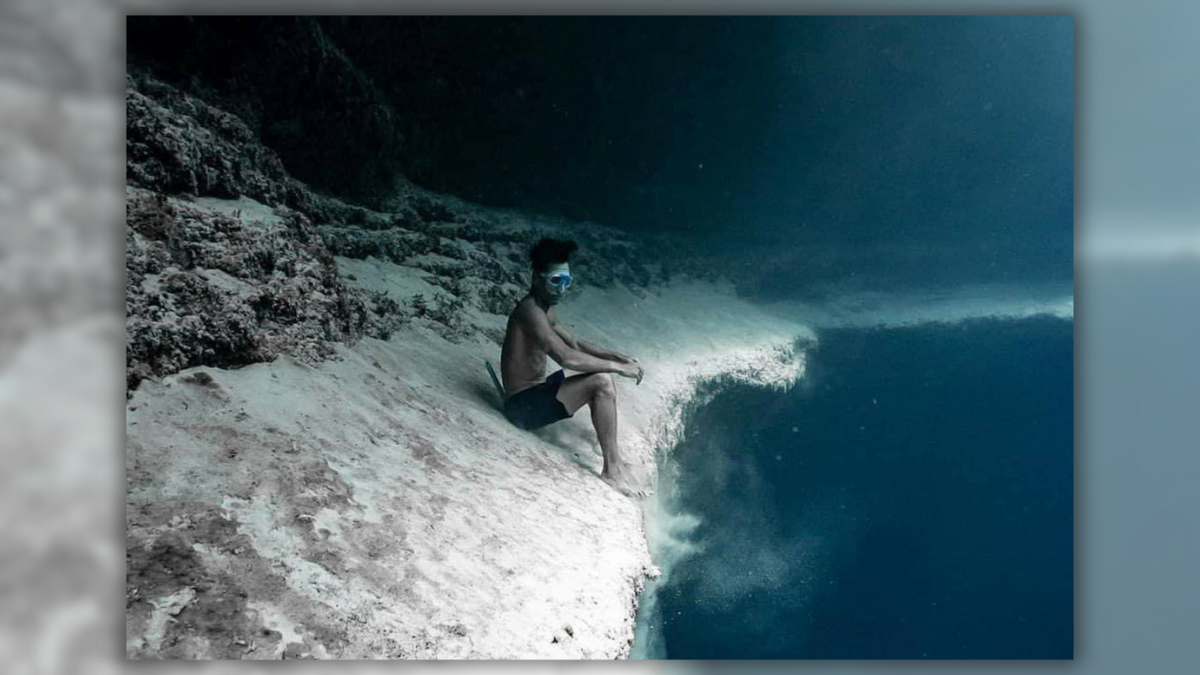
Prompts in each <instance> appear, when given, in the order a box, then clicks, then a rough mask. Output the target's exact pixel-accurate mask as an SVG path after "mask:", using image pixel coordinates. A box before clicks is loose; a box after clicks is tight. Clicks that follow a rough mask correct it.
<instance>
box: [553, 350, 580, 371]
mask: <svg viewBox="0 0 1200 675" xmlns="http://www.w3.org/2000/svg"><path fill="white" fill-rule="evenodd" d="M560 356H561V357H562V358H559V357H560ZM554 360H555V361H558V365H560V366H562V367H563V368H565V369H567V370H579V367H580V366H581V365H583V363H582V362H583V352H581V351H579V350H577V349H571V350H568V351H565V352H563V353H562V354H559V355H558V356H555V357H554Z"/></svg>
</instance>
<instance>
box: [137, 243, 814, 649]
mask: <svg viewBox="0 0 1200 675" xmlns="http://www.w3.org/2000/svg"><path fill="white" fill-rule="evenodd" d="M339 262H340V263H341V264H342V266H343V273H348V272H350V271H354V272H355V276H356V277H358V278H360V279H361V281H360V283H361V284H362V285H370V284H371V283H372V279H374V280H375V282H382V281H386V280H387V279H386V277H388V276H389V272H394V273H396V274H397V275H399V276H405V275H408V274H409V272H408V271H407V270H404V269H403V268H398V267H397V268H395V269H391V270H389V269H388V268H389V267H395V266H392V265H390V264H386V263H378V262H375V261H367V262H354V261H348V260H341V261H339ZM348 268H352V269H348ZM394 279H395V277H393V280H394ZM559 311H560V316H561V320H562V322H563V323H564V324H565V325H566V326H567V327H568V328H569V330H571V331H572V332H574V333H575V334H577V335H579V336H582V337H585V338H587V339H589V340H591V341H593V342H596V343H599V344H601V345H604V346H610V347H613V348H615V349H617V350H620V351H624V352H625V353H628V354H631V355H634V356H636V357H638V358H639V359H640V360H641V361H642V363H643V364H644V365H645V367H646V377H645V380H644V381H643V382H642V384H641V385H640V386H635V385H634V382H633V381H632V380H628V379H623V378H617V380H618V388H619V409H620V415H621V417H620V425H621V426H620V439H621V443H622V446H623V448H624V449H625V452H627V453H630V454H631V457H632V459H633V460H634V461H636V462H639V463H642V464H646V465H650V466H652V465H653V457H654V452H655V449H656V448H659V447H664V446H670V445H671V444H673V443H674V442H675V440H676V439H677V438H678V434H679V432H680V423H681V417H682V411H683V409H684V406H685V405H686V404H687V403H688V402H689V401H690V400H691V398H692V397H693V395H694V394H695V391H696V387H697V385H698V384H700V383H701V382H702V381H704V380H706V379H710V378H714V377H718V376H726V377H728V378H730V379H733V380H741V381H745V382H752V383H758V384H761V385H764V386H771V387H779V388H787V387H788V386H790V385H791V384H792V383H794V382H795V381H796V380H797V379H798V378H799V377H800V376H801V375H802V374H803V371H804V354H803V352H802V351H799V350H796V349H794V348H793V345H794V344H795V341H796V338H797V337H799V336H802V335H811V333H810V332H809V331H808V330H807V329H806V328H804V327H803V326H801V325H799V324H796V323H792V322H789V321H787V320H786V319H782V318H779V317H777V316H770V315H769V314H767V313H765V312H763V311H761V310H760V309H758V308H757V307H755V306H753V305H751V304H749V303H747V302H745V301H742V300H739V299H737V298H736V297H735V294H734V292H733V290H732V289H731V288H730V287H729V286H725V285H718V284H712V283H701V282H691V281H689V282H683V283H678V284H675V285H672V286H670V287H668V288H665V289H662V290H661V291H658V292H652V293H648V294H635V293H634V292H631V291H628V290H624V289H621V290H598V289H584V290H582V291H581V292H579V293H578V294H577V296H575V297H573V298H571V300H570V301H569V302H567V303H565V304H564V305H562V306H561V307H560V310H559ZM475 320H476V321H477V322H478V323H485V324H486V323H489V322H491V324H492V325H495V326H497V327H503V319H502V318H500V317H492V316H488V315H480V316H476V317H475ZM340 356H341V358H340V360H336V361H331V362H327V363H324V364H322V365H320V366H319V367H315V368H313V367H308V366H304V365H301V364H298V363H296V362H294V361H292V360H290V359H279V360H277V361H276V362H274V363H271V364H259V365H255V366H251V367H247V368H242V369H238V370H229V371H225V370H219V369H212V368H203V369H196V370H204V371H206V372H208V373H210V374H211V375H212V376H213V378H214V380H215V384H216V385H217V386H215V387H213V386H209V387H204V386H200V385H197V384H193V383H187V382H185V381H184V379H183V378H184V377H185V376H187V375H188V374H189V373H190V372H192V371H188V372H185V373H181V374H179V375H176V376H172V377H169V378H166V379H165V380H164V381H163V382H160V383H156V382H150V381H147V382H145V383H143V384H142V386H141V388H140V389H139V390H138V391H137V392H136V394H135V395H134V397H133V399H132V401H131V402H130V403H131V406H130V407H131V410H130V411H129V413H128V417H127V432H128V443H127V447H128V452H127V471H128V472H129V475H130V488H131V489H130V499H131V502H130V503H131V504H134V503H147V502H160V503H161V502H162V501H164V500H172V501H174V500H181V501H180V502H179V503H185V502H184V501H183V500H187V501H190V502H191V503H206V504H211V505H212V506H213V508H214V510H216V511H217V512H219V513H221V514H222V515H223V517H224V518H227V519H229V520H232V521H234V522H235V523H236V529H237V532H238V533H239V534H242V535H245V537H246V539H248V541H249V542H250V544H251V546H252V548H253V549H254V552H255V553H256V555H257V556H258V557H259V558H260V559H261V560H265V561H266V563H267V564H266V565H263V564H259V565H257V566H255V565H249V564H247V565H242V563H241V560H240V558H239V555H237V554H236V553H231V552H229V551H222V550H219V549H217V548H214V547H205V546H201V545H196V546H194V547H193V548H194V549H195V550H196V551H197V553H198V554H199V556H200V559H201V560H203V563H204V565H205V567H206V568H207V569H210V570H225V571H228V572H232V573H233V574H234V576H235V578H237V579H238V580H239V583H241V584H243V586H244V588H245V590H246V592H247V594H248V595H247V613H248V614H249V615H250V616H249V619H250V621H251V623H255V624H261V625H263V626H266V627H268V628H271V629H273V630H275V631H278V632H279V633H280V634H281V635H282V636H283V637H282V640H279V641H277V643H276V644H273V645H270V646H269V647H268V646H264V647H263V648H259V649H256V650H254V651H252V652H248V653H246V654H245V657H247V658H279V657H280V655H281V654H282V652H283V650H284V649H285V648H286V647H287V646H288V644H292V646H293V650H298V651H300V652H302V653H310V654H311V655H312V656H315V657H329V658H338V657H340V658H371V657H374V658H396V657H406V658H437V659H454V658H479V659H503V658H535V659H578V658H586V659H611V658H624V657H627V656H628V655H629V652H630V646H631V643H632V641H633V637H634V616H635V613H636V606H637V594H638V592H639V591H640V590H641V588H642V585H643V582H644V579H645V577H646V574H647V573H648V572H652V570H653V562H652V560H651V558H650V553H649V550H648V547H647V543H646V536H645V532H644V528H643V520H642V512H641V510H640V509H639V506H638V504H636V503H635V502H633V501H631V500H629V499H627V498H625V497H623V496H621V495H619V494H618V493H617V492H615V491H614V490H612V489H611V488H609V487H608V486H607V485H606V484H605V483H603V482H602V481H600V480H599V479H598V478H597V474H598V472H599V470H600V466H601V461H600V457H599V455H598V448H597V447H596V444H595V435H594V433H593V431H592V428H591V421H590V417H589V414H588V409H587V408H583V409H581V410H580V411H579V412H578V413H577V414H576V415H575V417H574V418H573V419H570V420H566V421H564V422H561V423H559V424H556V425H553V426H551V427H548V428H546V429H544V430H540V431H537V432H534V433H528V432H522V431H520V430H518V429H516V428H514V427H512V426H511V425H510V424H508V422H507V421H506V420H505V419H504V417H503V416H502V414H501V413H500V411H499V408H498V405H497V398H496V395H495V393H494V391H493V389H492V385H491V383H490V381H489V379H488V375H487V373H486V371H485V369H484V367H483V359H484V358H485V357H488V358H491V359H493V361H494V362H496V361H498V359H499V348H498V347H497V346H496V345H494V344H491V343H487V342H483V341H475V342H466V343H461V344H454V343H451V342H448V341H446V340H444V339H443V338H441V337H440V336H439V335H438V334H437V333H436V332H435V331H434V330H432V329H430V328H429V327H425V326H414V327H413V328H411V329H408V330H405V331H404V332H401V333H398V334H396V335H395V336H393V338H392V339H391V340H390V341H387V342H382V341H378V340H365V341H364V342H362V343H360V344H358V345H356V346H354V347H351V348H343V349H341V350H340ZM552 367H553V366H552ZM346 493H348V496H347V497H344V498H337V497H338V495H345V494H346ZM297 495H299V496H300V497H303V498H305V499H306V500H307V501H306V502H305V503H309V504H311V503H313V501H314V500H317V501H320V502H321V503H323V504H324V506H322V507H321V508H320V509H314V511H315V512H313V513H305V514H300V515H293V514H294V513H295V509H292V508H289V503H294V502H295V500H296V499H298V497H297ZM131 508H132V507H131ZM297 518H298V519H299V520H300V521H301V522H299V523H298V522H296V521H297ZM186 527H188V524H187V523H183V522H173V523H171V524H169V525H166V526H160V527H159V529H158V531H155V532H146V533H142V534H148V535H154V534H156V533H157V532H160V531H162V530H165V529H171V528H177V529H181V530H182V529H183V528H186ZM305 528H311V533H316V534H317V535H319V536H320V537H321V538H323V540H324V542H323V544H321V547H322V548H321V550H322V551H324V553H323V554H322V556H314V549H313V546H312V544H311V537H308V541H306V537H305V536H303V535H304V534H305ZM331 552H332V553H331ZM241 555H242V556H245V555H246V554H245V553H244V552H243V553H242V554H241ZM331 555H332V556H333V558H334V560H335V561H336V562H337V564H333V565H329V564H325V563H328V561H329V559H330V556H331ZM265 570H269V572H268V571H265ZM272 575H273V576H274V577H275V583H274V585H273V586H272V584H271V582H272V579H270V578H269V577H271V576H272ZM279 578H282V579H284V580H285V581H286V588H285V589H284V590H283V592H280V591H279V587H280V585H281V584H280V583H279V581H278V579H279ZM268 588H274V591H272V592H271V593H267V592H266V591H262V592H261V593H260V589H268ZM190 599H191V595H190V594H189V593H188V592H187V591H186V589H185V590H184V591H182V592H177V593H174V594H171V597H164V598H159V599H155V602H156V603H157V606H159V607H161V608H162V610H161V611H160V612H156V614H155V615H154V616H152V617H151V618H150V619H149V620H145V621H139V620H129V621H127V651H128V652H129V653H130V654H131V655H152V654H154V653H155V652H156V651H157V650H158V649H159V648H162V647H165V646H166V645H162V644H160V641H161V640H162V637H163V635H162V634H163V622H164V621H165V620H166V617H167V616H168V615H169V616H172V617H174V616H180V615H179V612H182V611H186V606H187V604H188V602H190ZM181 605H182V606H181ZM158 614H163V616H158ZM314 622H316V623H320V624H321V625H323V626H325V628H324V629H323V630H320V631H317V630H315V629H313V628H312V624H313V623H314ZM330 626H332V627H333V628H334V629H335V630H334V631H333V632H332V633H331V631H330V630H329V627H330ZM331 634H338V635H339V636H340V637H339V638H338V639H336V640H331V639H330V638H329V637H328V636H329V635H331ZM187 644H189V645H190V647H189V650H190V652H191V654H192V655H194V656H198V657H203V656H205V655H207V654H208V653H209V647H211V645H208V644H207V643H206V641H205V639H204V638H203V637H202V636H192V637H191V638H189V639H188V640H187Z"/></svg>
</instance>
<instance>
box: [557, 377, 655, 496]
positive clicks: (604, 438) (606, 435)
mask: <svg viewBox="0 0 1200 675" xmlns="http://www.w3.org/2000/svg"><path fill="white" fill-rule="evenodd" d="M558 400H559V401H562V404H563V407H565V408H566V409H567V412H569V413H571V414H572V415H573V414H575V411H576V410H579V409H580V408H581V407H583V405H584V404H585V403H586V404H587V405H588V406H589V407H590V408H591V410H592V426H593V427H595V429H596V437H597V438H598V439H599V441H600V451H601V453H603V455H604V468H603V470H601V472H600V477H601V478H603V479H605V480H607V481H609V482H610V483H612V484H613V485H614V486H615V487H617V488H618V489H620V490H621V491H622V492H626V493H630V494H634V495H642V494H644V491H642V490H639V489H636V488H634V487H633V485H632V476H630V475H629V470H628V465H627V464H626V463H625V461H624V460H622V459H621V453H620V450H619V449H618V447H617V385H616V382H614V381H613V378H612V375H609V374H608V373H587V374H580V375H572V376H571V377H568V378H566V379H564V380H563V383H562V384H561V385H560V386H559V388H558Z"/></svg>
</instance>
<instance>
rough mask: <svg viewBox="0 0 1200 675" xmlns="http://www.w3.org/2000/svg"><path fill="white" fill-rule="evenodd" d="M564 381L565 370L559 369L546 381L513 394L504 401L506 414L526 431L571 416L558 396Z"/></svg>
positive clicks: (510, 420) (509, 419)
mask: <svg viewBox="0 0 1200 675" xmlns="http://www.w3.org/2000/svg"><path fill="white" fill-rule="evenodd" d="M562 381H563V371H561V370H559V371H557V372H555V373H554V374H552V375H550V377H547V378H546V381H545V382H543V383H541V384H535V385H534V386H532V387H530V388H528V389H522V390H521V391H519V392H517V393H515V394H513V395H512V396H510V397H509V398H508V399H507V400H505V401H504V416H505V417H507V418H508V421H509V422H512V423H513V424H515V425H516V426H518V427H520V428H522V429H524V430H526V431H529V430H530V429H537V428H539V427H544V426H546V425H547V424H552V423H554V422H557V421H559V420H562V419H566V418H568V417H571V416H572V415H571V413H569V412H567V408H566V406H564V405H563V404H562V401H560V400H558V398H557V395H558V388H559V387H560V386H561V385H562Z"/></svg>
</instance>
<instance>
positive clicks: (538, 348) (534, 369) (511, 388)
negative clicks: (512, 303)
mask: <svg viewBox="0 0 1200 675" xmlns="http://www.w3.org/2000/svg"><path fill="white" fill-rule="evenodd" d="M525 305H530V307H528V310H527V311H534V312H541V311H542V308H541V307H538V306H537V303H536V302H534V300H533V298H532V297H531V296H525V298H523V299H522V300H521V302H520V303H518V304H517V307H516V308H514V309H513V311H512V313H511V314H509V315H508V327H507V328H506V329H505V335H504V348H503V350H502V351H501V352H500V377H501V379H502V380H503V382H504V392H505V396H506V397H511V396H512V395H513V394H516V393H517V392H519V391H522V390H525V389H528V388H530V387H532V386H534V385H537V384H541V383H542V382H543V381H544V380H545V379H546V350H545V349H543V348H542V345H540V344H539V343H538V340H537V338H536V337H535V336H534V335H533V330H532V327H531V326H529V325H528V322H527V320H526V319H525V318H524V312H523V311H521V310H522V309H524V306H525ZM546 318H547V320H548V321H549V322H550V325H551V326H553V325H554V324H555V322H557V320H558V319H557V317H556V315H555V312H554V308H553V307H551V308H550V309H549V311H547V312H546Z"/></svg>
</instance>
